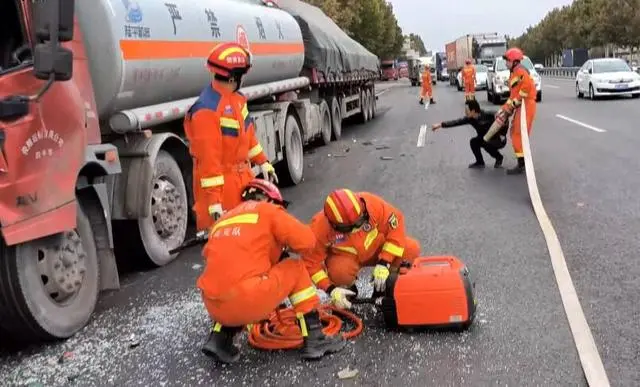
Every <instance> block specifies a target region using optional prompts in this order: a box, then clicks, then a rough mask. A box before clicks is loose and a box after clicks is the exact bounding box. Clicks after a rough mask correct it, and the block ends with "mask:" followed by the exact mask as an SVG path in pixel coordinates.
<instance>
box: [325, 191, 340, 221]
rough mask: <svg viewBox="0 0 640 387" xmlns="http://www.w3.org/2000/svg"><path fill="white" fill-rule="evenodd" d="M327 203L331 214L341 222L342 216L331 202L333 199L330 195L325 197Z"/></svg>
mask: <svg viewBox="0 0 640 387" xmlns="http://www.w3.org/2000/svg"><path fill="white" fill-rule="evenodd" d="M327 204H328V205H329V208H330V209H331V212H332V213H333V216H334V217H335V218H336V221H337V222H338V223H342V216H340V212H339V211H338V207H336V204H335V203H334V202H333V199H331V197H327Z"/></svg>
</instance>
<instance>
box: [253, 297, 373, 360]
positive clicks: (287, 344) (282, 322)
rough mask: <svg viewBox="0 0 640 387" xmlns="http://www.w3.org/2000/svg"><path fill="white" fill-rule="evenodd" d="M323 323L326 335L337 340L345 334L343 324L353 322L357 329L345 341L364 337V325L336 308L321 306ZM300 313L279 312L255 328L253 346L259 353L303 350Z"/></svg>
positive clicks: (350, 314) (345, 336)
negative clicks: (299, 320) (297, 314)
mask: <svg viewBox="0 0 640 387" xmlns="http://www.w3.org/2000/svg"><path fill="white" fill-rule="evenodd" d="M318 312H319V313H320V319H321V320H322V322H323V325H324V328H323V330H322V331H323V332H324V333H325V334H326V335H329V336H333V335H337V334H338V333H340V331H341V330H342V325H343V320H350V321H352V322H353V323H354V325H355V327H354V328H353V329H352V330H350V331H347V332H342V336H343V337H344V338H345V339H352V338H354V337H356V336H358V335H360V334H361V333H362V330H363V328H364V324H363V323H362V319H361V318H360V317H358V316H356V315H355V314H353V313H351V312H349V311H346V310H343V309H339V308H336V307H335V306H333V305H330V306H327V305H323V306H320V308H319V309H318ZM297 321H298V319H297V318H296V313H295V312H294V310H293V309H292V308H286V309H277V310H276V311H275V312H273V313H272V314H271V316H270V317H269V320H267V321H263V322H261V323H259V324H253V326H252V327H251V330H250V331H249V344H250V345H251V346H252V347H254V348H257V349H263V350H268V351H276V350H282V349H296V348H302V344H303V340H302V334H301V333H300V328H299V327H298V323H297Z"/></svg>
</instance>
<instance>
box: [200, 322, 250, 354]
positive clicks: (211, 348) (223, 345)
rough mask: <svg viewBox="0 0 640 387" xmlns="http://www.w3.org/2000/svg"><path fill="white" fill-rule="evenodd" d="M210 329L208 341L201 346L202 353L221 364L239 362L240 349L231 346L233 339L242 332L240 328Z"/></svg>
mask: <svg viewBox="0 0 640 387" xmlns="http://www.w3.org/2000/svg"><path fill="white" fill-rule="evenodd" d="M215 328H216V326H215V325H214V327H213V328H212V329H211V333H210V334H209V339H208V340H207V342H206V343H205V344H204V345H203V346H202V352H203V353H204V354H205V355H207V356H211V357H213V358H215V359H216V360H218V361H220V362H222V363H235V362H237V361H238V360H240V349H239V348H238V347H236V346H235V345H233V339H234V338H235V337H236V335H237V334H238V333H240V332H241V331H242V327H221V328H220V329H219V330H216V329H215Z"/></svg>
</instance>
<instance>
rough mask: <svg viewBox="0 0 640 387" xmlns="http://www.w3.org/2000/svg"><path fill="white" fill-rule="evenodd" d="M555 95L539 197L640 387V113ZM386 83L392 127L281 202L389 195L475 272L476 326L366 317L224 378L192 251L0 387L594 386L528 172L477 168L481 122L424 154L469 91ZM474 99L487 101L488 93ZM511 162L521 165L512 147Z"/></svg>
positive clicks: (359, 134)
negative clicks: (310, 347)
mask: <svg viewBox="0 0 640 387" xmlns="http://www.w3.org/2000/svg"><path fill="white" fill-rule="evenodd" d="M544 83H545V86H544V101H543V103H541V104H540V105H539V108H538V109H539V110H538V116H537V118H536V122H535V126H534V132H533V136H532V142H533V147H534V155H533V157H534V161H535V168H536V175H537V179H538V184H539V187H540V191H541V195H542V199H543V201H544V203H545V207H546V209H547V212H548V213H549V215H550V217H551V219H552V221H553V223H554V226H555V228H556V231H557V232H558V235H559V237H560V240H561V242H562V244H563V248H564V252H565V256H566V259H567V263H568V266H569V269H570V271H571V274H572V276H573V280H574V283H575V286H576V289H577V291H578V294H579V297H580V300H581V302H582V306H583V308H584V311H585V314H586V316H587V320H588V322H589V324H590V326H591V329H592V331H593V334H594V337H595V340H596V342H597V345H598V348H599V350H600V354H601V356H602V358H603V361H604V363H605V367H606V369H607V372H608V375H609V378H610V380H611V383H612V385H615V386H634V385H635V386H637V385H640V367H638V364H640V363H639V362H640V360H639V359H638V353H639V352H640V350H639V348H640V347H639V344H638V343H639V342H640V325H639V322H638V321H639V313H640V307H639V306H638V303H637V301H636V300H637V299H638V293H637V291H638V289H640V283H639V278H640V265H639V264H638V260H637V259H638V255H637V254H638V252H639V251H640V238H638V231H639V230H640V201H639V200H638V198H637V193H638V192H640V179H639V178H638V171H639V170H640V159H639V158H638V157H637V156H633V155H634V154H637V150H638V149H640V132H639V131H638V123H637V118H635V117H638V108H639V107H640V103H639V101H638V100H612V101H597V102H591V101H586V100H577V99H576V98H575V96H574V95H573V86H572V84H571V82H569V81H563V80H551V79H545V80H544ZM389 86H393V87H391V88H389V89H388V90H387V91H386V92H385V93H384V94H383V95H381V96H380V99H379V108H380V110H382V113H381V115H380V116H379V117H378V118H377V119H376V120H374V121H371V122H370V123H368V124H365V125H360V126H355V127H350V128H348V129H346V130H345V131H343V138H342V140H341V141H339V142H334V143H332V144H331V145H330V146H327V147H321V148H316V149H315V150H314V151H312V152H311V153H309V154H308V155H307V156H306V170H305V182H304V183H303V184H301V185H299V186H297V187H294V188H291V189H287V190H285V192H284V193H285V195H286V197H287V198H288V199H290V200H292V201H293V205H292V207H291V209H292V211H293V213H294V214H295V215H297V216H298V217H300V218H301V219H304V220H308V219H310V217H311V216H312V215H313V214H314V213H315V212H316V211H317V210H319V209H320V208H321V207H322V202H323V198H324V196H325V195H326V194H328V193H329V192H330V190H332V189H334V188H338V187H343V186H347V187H350V188H352V189H355V190H368V191H372V192H376V193H378V194H380V195H382V196H384V197H386V198H387V199H388V200H390V201H392V202H393V203H394V204H396V205H397V206H399V207H400V208H401V209H403V210H404V211H405V215H406V217H407V227H408V230H409V232H410V234H412V235H413V236H415V237H416V238H418V239H419V240H420V241H421V243H422V246H423V252H424V253H425V254H449V253H450V254H454V255H457V256H459V257H461V258H462V259H464V260H465V261H466V263H467V264H468V265H469V267H470V269H471V270H472V273H473V276H474V278H475V279H476V291H477V295H478V299H479V315H478V318H477V320H476V323H475V324H474V326H473V327H472V328H471V329H470V330H469V331H468V332H465V333H462V334H453V333H448V334H445V333H440V334H425V333H421V334H401V333H389V332H385V330H384V328H382V324H381V322H380V321H379V320H378V319H376V317H375V316H374V314H373V313H372V312H371V311H368V312H367V313H365V315H364V317H365V323H366V325H367V328H366V330H365V332H364V334H363V335H362V336H360V337H358V338H357V339H356V340H355V341H353V342H352V343H351V344H350V345H349V347H348V349H346V350H345V351H344V352H342V353H340V354H337V355H334V356H332V357H330V358H327V359H325V360H323V361H321V362H316V363H305V362H302V361H300V360H298V357H297V356H296V354H295V353H263V352H258V351H255V350H253V349H251V348H250V347H248V345H247V344H246V343H245V342H242V349H243V360H242V362H241V363H240V364H238V365H235V366H232V367H230V366H219V365H217V364H215V363H213V362H212V361H210V360H209V359H208V358H206V357H204V356H203V355H202V354H201V353H200V346H201V345H202V343H203V340H204V339H205V338H206V334H207V332H208V318H207V315H206V313H205V311H204V309H203V307H202V305H201V303H200V299H199V296H198V293H197V291H196V290H195V288H194V283H195V279H196V277H197V275H198V274H199V272H200V271H201V269H202V260H201V258H200V257H199V256H198V252H197V251H196V250H191V251H188V252H186V253H184V254H183V256H181V257H180V259H179V260H178V261H176V262H174V263H172V264H170V265H169V266H167V267H164V268H161V269H158V270H155V271H150V272H145V273H130V274H127V276H126V278H125V279H124V280H123V289H122V290H120V291H118V292H111V293H109V294H107V295H105V296H103V297H102V299H101V301H100V306H99V311H98V313H97V314H96V317H95V318H94V319H93V321H92V322H91V324H90V325H89V326H88V327H87V328H86V329H85V330H84V331H82V332H81V333H80V334H78V335H77V336H75V337H74V338H72V339H70V340H68V341H66V342H64V343H61V344H57V345H48V346H39V347H34V348H30V349H25V350H23V351H21V352H15V351H9V350H5V351H4V352H3V353H2V355H0V356H2V357H1V358H0V380H3V382H4V383H5V384H8V385H28V384H29V383H42V384H44V385H48V386H54V385H77V386H93V385H96V386H103V385H113V386H124V385H126V386H133V385H145V386H149V385H160V386H192V385H207V386H211V385H216V386H217V385H220V386H227V385H234V386H235V385H273V386H291V385H300V386H310V385H314V386H316V385H318V386H327V385H367V386H388V385H407V386H425V385H437V386H458V385H473V386H480V385H483V386H485V385H486V386H488V385H521V386H526V385H545V386H581V385H585V384H586V383H585V380H584V377H583V374H582V370H581V368H580V363H579V359H578V355H577V351H576V349H575V346H574V343H573V339H572V336H571V333H570V330H569V327H568V324H567V320H566V316H565V312H564V310H563V308H562V303H561V300H560V296H559V292H558V288H557V285H556V283H555V279H554V276H553V271H552V268H551V264H550V261H549V257H548V252H547V247H546V244H545V241H544V239H543V237H542V234H541V231H540V228H539V226H538V223H537V221H536V218H535V216H534V213H533V210H532V208H531V205H530V202H529V198H528V192H527V187H526V182H525V179H524V176H506V175H505V173H504V170H494V169H493V168H490V167H488V168H487V169H486V170H482V171H477V170H469V169H467V168H466V166H467V164H468V163H469V162H471V161H472V156H471V153H470V151H469V149H468V140H469V138H470V135H471V133H472V129H471V128H469V127H459V128H455V129H454V128H452V129H442V130H440V131H438V132H436V133H432V132H429V133H428V135H427V144H426V146H425V147H424V148H417V147H416V140H417V135H418V128H419V126H420V125H421V124H423V123H429V124H431V123H435V122H438V121H440V120H443V119H447V118H455V117H456V116H458V115H461V114H462V112H463V103H462V101H463V94H462V93H459V92H457V91H455V89H453V88H451V87H448V86H446V85H444V84H442V83H440V84H438V86H437V87H436V88H435V92H436V99H437V102H438V103H437V104H436V105H433V106H431V107H430V108H429V110H428V111H425V110H424V109H422V107H421V106H419V105H418V104H417V92H418V89H417V88H412V87H410V86H408V84H406V83H402V84H399V85H392V84H391V83H389V85H388V86H387V85H385V86H384V88H387V87H389ZM478 96H479V99H480V100H481V101H483V106H486V107H489V105H488V104H487V103H486V102H485V101H486V98H485V95H484V92H479V93H478ZM557 115H560V116H562V117H563V118H560V117H559V116H557ZM576 122H579V123H576ZM585 125H587V126H585ZM594 128H596V129H601V130H603V131H599V130H594ZM369 144H370V145H369ZM381 148H382V149H381ZM504 153H505V155H507V157H506V158H505V166H506V167H510V166H511V165H513V163H514V162H515V160H514V158H513V154H512V150H511V148H510V145H508V146H507V148H505V150H504ZM330 155H331V156H330ZM335 155H338V156H344V157H335ZM381 156H391V157H393V158H394V159H393V160H382V159H381ZM486 157H487V159H486V161H487V164H488V165H491V164H492V163H491V162H490V160H489V158H488V156H486ZM360 285H361V286H363V287H367V286H368V285H366V283H364V282H361V283H360ZM132 344H133V345H132ZM136 344H137V346H136ZM131 347H133V348H131ZM65 352H68V354H67V356H63V354H64V353H65ZM61 357H63V358H64V360H60V358H61ZM347 366H349V367H350V368H351V369H353V368H356V369H358V370H359V374H358V375H357V376H356V378H355V379H354V380H351V381H343V380H339V379H338V377H337V376H336V375H337V372H338V371H340V370H342V369H344V368H346V367H347ZM34 385H35V384H34Z"/></svg>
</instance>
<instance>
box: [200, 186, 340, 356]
mask: <svg viewBox="0 0 640 387" xmlns="http://www.w3.org/2000/svg"><path fill="white" fill-rule="evenodd" d="M241 198H242V203H241V204H240V205H238V206H237V207H235V208H234V209H232V210H230V211H228V212H226V213H225V214H224V215H223V216H222V217H221V218H220V219H219V220H218V221H217V222H216V224H215V225H214V226H213V228H212V229H211V232H210V235H209V241H208V242H207V244H206V245H205V247H204V251H203V253H204V256H205V258H206V267H205V270H204V272H203V273H202V275H201V276H200V278H198V282H197V285H198V288H200V290H201V292H202V300H203V302H204V305H205V307H206V309H207V311H208V312H209V315H210V317H211V319H212V320H213V321H215V323H214V324H213V326H212V330H211V333H210V335H209V339H208V341H207V342H206V343H205V345H204V347H203V348H202V351H203V352H204V353H205V354H207V355H209V356H213V357H214V358H216V359H217V360H219V361H221V362H224V363H233V362H236V361H237V360H238V359H239V357H240V351H239V349H238V348H237V347H235V346H234V345H233V339H234V337H235V336H236V335H237V334H238V333H240V332H241V331H242V329H243V327H244V326H246V325H248V324H252V323H255V322H259V321H262V320H265V319H267V318H268V317H269V315H270V314H271V312H273V311H274V310H275V309H276V308H277V307H278V305H279V304H280V303H281V302H282V300H283V299H285V298H287V297H288V298H289V301H290V302H291V304H292V305H293V308H294V309H295V311H296V313H297V315H298V325H299V327H300V330H301V332H302V336H303V338H304V347H303V349H302V357H303V358H305V359H318V358H320V357H322V356H324V355H325V354H328V353H333V352H338V351H340V350H342V349H343V348H344V346H345V341H344V339H343V337H342V335H340V334H338V335H336V336H326V335H325V334H324V333H323V332H322V324H321V322H320V316H319V314H318V310H317V308H318V306H319V304H320V299H319V298H318V295H317V293H316V288H315V287H314V286H313V283H312V282H311V278H310V275H309V272H308V271H307V269H306V267H305V265H304V263H303V262H302V261H301V260H299V259H283V260H280V256H281V252H282V251H283V249H284V248H285V247H288V248H289V249H291V250H292V251H295V252H298V253H304V252H306V251H311V250H312V249H313V248H314V247H315V244H316V238H315V236H314V233H313V231H311V229H310V228H309V226H307V225H305V224H303V223H301V222H300V221H298V220H297V219H296V218H294V217H293V216H292V215H289V214H288V213H287V211H286V207H287V205H288V203H287V202H286V201H285V200H283V198H282V195H281V193H280V191H279V190H278V187H276V186H275V185H274V184H273V183H271V182H269V181H267V180H263V179H254V180H252V181H250V182H249V184H247V186H246V187H245V188H244V190H243V191H242V194H241Z"/></svg>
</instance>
